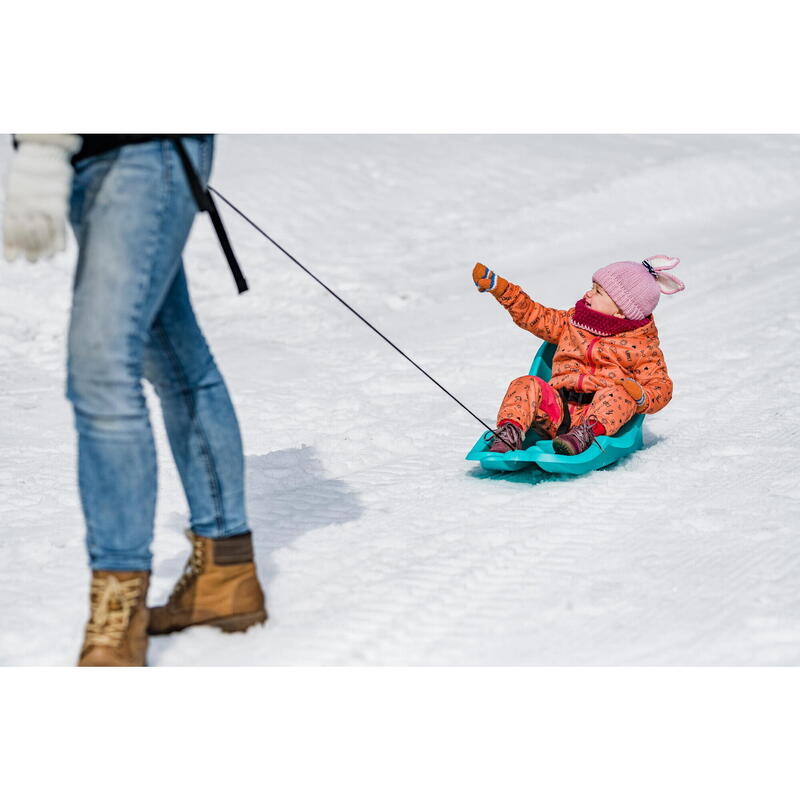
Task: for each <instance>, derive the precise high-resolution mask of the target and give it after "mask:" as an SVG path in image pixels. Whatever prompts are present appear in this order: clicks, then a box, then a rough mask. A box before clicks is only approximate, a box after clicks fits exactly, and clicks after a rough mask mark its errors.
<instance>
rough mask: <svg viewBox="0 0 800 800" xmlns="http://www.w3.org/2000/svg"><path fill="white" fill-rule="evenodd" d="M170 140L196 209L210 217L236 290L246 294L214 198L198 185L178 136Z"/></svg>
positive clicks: (242, 276)
mask: <svg viewBox="0 0 800 800" xmlns="http://www.w3.org/2000/svg"><path fill="white" fill-rule="evenodd" d="M170 138H171V140H172V141H173V142H174V143H175V148H176V149H177V151H178V155H179V156H180V159H181V164H183V171H184V172H185V173H186V180H188V181H189V186H190V188H191V190H192V194H193V195H194V199H195V202H196V203H197V207H198V208H199V209H200V211H207V212H208V213H209V216H210V217H211V223H212V224H213V225H214V230H215V231H216V232H217V238H218V239H219V243H220V246H221V247H222V252H223V253H225V258H226V259H227V260H228V266H229V267H230V268H231V272H232V273H233V279H234V280H235V281H236V288H237V289H238V290H239V294H241V293H242V292H246V291H247V289H248V286H247V281H246V280H245V277H244V275H243V274H242V270H241V267H240V266H239V262H238V261H237V260H236V256H235V255H234V252H233V248H232V247H231V243H230V240H229V239H228V234H227V232H226V231H225V226H224V225H223V224H222V218H221V217H220V215H219V211H217V206H216V204H215V203H214V198H213V197H212V196H211V192H209V191H208V189H203V187H202V185H201V184H200V178H198V177H197V173H196V172H195V171H194V167H193V166H192V162H191V160H190V159H189V154H188V153H187V152H186V148H185V147H184V146H183V142H182V141H181V138H180V137H179V136H172V137H170Z"/></svg>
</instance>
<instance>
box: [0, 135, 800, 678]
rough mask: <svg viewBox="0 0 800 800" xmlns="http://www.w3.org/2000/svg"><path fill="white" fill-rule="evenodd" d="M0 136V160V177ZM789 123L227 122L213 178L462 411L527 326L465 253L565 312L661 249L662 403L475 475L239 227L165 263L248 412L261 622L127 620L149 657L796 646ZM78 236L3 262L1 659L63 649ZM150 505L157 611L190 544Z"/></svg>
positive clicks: (73, 505) (796, 659)
mask: <svg viewBox="0 0 800 800" xmlns="http://www.w3.org/2000/svg"><path fill="white" fill-rule="evenodd" d="M9 157H10V146H8V145H3V146H2V151H0V162H2V163H0V167H1V168H2V171H3V172H5V167H6V165H7V163H8V160H9ZM798 174H800V137H787V136H757V137H753V136H529V137H526V136H222V137H219V138H218V149H217V161H216V165H215V169H214V174H213V176H212V184H213V185H214V186H215V187H216V188H218V189H219V190H220V191H221V192H223V193H224V194H226V195H227V196H229V197H230V199H231V200H233V201H234V202H236V203H238V204H240V205H241V207H242V208H243V209H244V210H246V212H247V213H249V214H250V215H251V216H252V218H253V219H254V220H255V221H257V222H258V223H259V224H261V225H262V226H263V227H264V228H265V229H266V230H267V231H268V232H269V233H270V234H271V235H272V236H274V237H275V238H276V239H277V240H278V241H279V242H280V243H281V244H283V246H284V247H286V248H287V249H288V250H289V251H290V252H291V253H293V254H294V255H295V256H296V257H297V258H299V259H300V260H301V261H302V262H303V263H305V264H306V265H307V266H308V267H309V268H310V269H312V270H314V271H316V272H317V274H318V275H319V276H320V277H321V278H322V279H323V280H325V281H326V282H328V283H329V284H330V285H331V286H333V287H335V288H336V289H337V290H338V291H340V292H341V294H342V295H343V296H344V297H345V299H347V300H348V301H349V302H350V303H351V304H353V305H354V306H355V307H356V308H357V309H358V310H359V311H360V312H361V313H363V314H364V315H365V316H366V317H367V318H368V319H369V320H370V321H372V322H373V324H375V325H376V326H377V327H378V328H380V329H381V330H382V331H383V332H384V333H385V334H386V335H387V336H389V337H390V338H391V339H393V340H394V341H395V342H396V343H397V344H398V345H399V346H401V347H403V348H405V349H406V350H407V351H408V352H409V354H410V355H411V356H412V357H413V358H415V359H417V360H418V361H419V362H420V363H421V364H422V366H424V367H425V368H426V369H427V370H428V371H430V372H431V373H432V374H433V375H434V376H435V377H436V378H437V379H438V380H439V381H441V382H442V383H443V384H444V385H445V386H447V387H448V389H450V391H452V392H453V393H454V394H455V395H456V396H457V397H459V398H460V399H461V400H462V401H463V402H465V403H466V404H467V405H468V406H470V407H471V408H473V409H474V410H475V411H476V412H477V413H478V414H479V415H480V416H481V417H482V418H484V419H485V420H486V421H487V422H490V423H491V422H492V421H493V418H494V414H495V412H496V409H497V405H498V403H499V401H500V399H501V398H502V396H503V393H504V391H505V388H506V386H507V384H508V382H509V380H510V379H512V378H514V377H516V376H517V375H520V374H524V373H526V372H527V369H528V367H529V364H530V360H531V358H532V355H533V353H534V352H535V350H536V348H537V346H538V344H539V342H538V340H537V339H535V338H533V337H531V336H530V335H529V334H526V333H525V332H524V331H522V330H520V329H519V328H517V327H516V326H514V325H513V323H512V322H511V319H510V317H509V316H508V315H507V313H506V312H505V311H504V310H503V309H502V308H501V307H500V306H499V305H498V304H497V303H496V302H495V301H494V300H493V299H492V298H491V297H489V296H487V295H480V294H478V293H477V292H476V291H475V289H474V287H473V285H472V282H471V279H470V272H471V269H472V266H473V264H474V263H475V261H477V260H480V261H483V262H484V263H486V264H489V265H491V266H493V267H494V268H495V269H496V270H497V271H498V272H499V273H500V274H502V275H504V276H506V277H508V278H509V279H511V280H513V281H514V282H516V283H519V284H521V285H522V286H523V287H524V288H525V289H526V290H527V291H528V292H529V293H530V294H532V295H533V296H534V297H536V298H537V299H539V300H540V301H542V302H544V303H546V304H548V305H552V306H556V307H560V308H566V307H569V306H570V305H571V304H572V303H573V302H574V301H575V300H576V299H577V298H578V297H579V296H580V295H581V293H582V292H583V291H584V289H585V288H586V287H587V286H588V283H589V280H590V275H591V273H592V272H593V271H594V270H595V269H596V268H597V267H599V266H602V265H604V264H606V263H609V262H610V261H615V260H619V259H639V258H644V257H646V256H649V255H653V254H655V253H668V254H670V255H678V256H680V258H681V259H682V263H681V265H680V268H679V269H677V270H676V272H677V274H678V275H679V276H680V277H681V278H682V279H683V280H684V281H685V282H686V284H687V286H688V289H687V291H686V292H684V293H681V294H679V295H676V296H674V297H664V298H662V301H661V304H660V306H659V308H658V310H657V312H656V319H657V322H658V326H659V330H660V333H661V340H662V345H663V349H664V351H665V354H666V357H667V361H668V364H669V368H670V372H671V375H672V378H673V380H674V382H675V397H674V399H673V401H672V403H671V404H670V405H669V406H667V408H666V409H665V410H664V411H662V412H660V413H659V414H657V415H655V416H652V417H648V418H647V420H646V423H645V448H644V449H643V450H641V451H640V452H638V453H636V454H634V455H633V456H631V457H629V458H628V459H626V460H624V461H622V462H620V463H619V464H617V465H615V466H613V467H611V468H608V469H606V470H602V471H599V472H595V473H592V474H589V475H587V476H583V477H580V478H565V477H550V476H547V475H546V474H544V473H541V472H537V471H532V470H526V471H524V472H521V473H516V474H511V475H510V476H509V475H501V476H494V475H491V474H489V473H486V472H484V471H483V470H481V468H480V467H478V466H476V465H474V464H472V463H470V462H466V461H464V456H465V454H466V453H467V451H468V450H469V448H470V447H471V446H472V444H473V442H474V441H475V439H476V438H477V436H478V435H480V433H481V429H480V427H479V426H478V425H477V423H476V422H475V420H473V419H472V418H471V417H469V416H468V415H467V414H466V413H465V412H464V411H463V410H462V409H460V408H459V407H458V406H457V405H456V404H455V403H453V402H452V401H451V400H450V399H449V398H447V397H446V396H445V395H444V394H443V393H442V392H441V391H440V390H439V389H437V388H436V387H435V386H433V384H431V383H430V382H428V381H427V380H426V379H425V378H424V377H423V376H422V375H421V374H420V373H418V372H417V371H416V370H415V369H414V368H413V367H411V366H410V365H409V364H408V363H407V362H406V361H405V360H404V359H402V358H401V357H400V356H399V355H397V354H396V353H395V352H394V351H393V350H392V349H391V348H390V347H388V346H387V345H386V344H385V343H384V342H383V341H381V340H380V339H379V338H378V337H377V336H375V334H373V333H372V332H371V331H370V330H369V329H367V328H366V327H365V326H364V325H363V324H362V323H361V322H359V321H358V320H356V319H355V318H354V317H353V316H352V315H351V314H350V313H349V312H348V311H347V310H346V309H344V308H343V307H342V306H341V305H339V304H338V303H337V302H336V301H335V300H334V299H333V298H331V297H330V296H329V295H328V294H327V293H326V292H325V291H324V290H322V289H321V288H320V287H319V286H318V285H317V284H315V283H314V282H313V281H312V280H310V279H309V278H308V277H307V276H306V275H304V274H303V273H302V272H301V271H300V270H298V269H297V268H296V267H295V266H294V265H293V264H292V263H291V262H290V261H289V260H288V259H286V258H285V257H284V256H283V255H281V253H280V252H278V251H277V250H276V249H275V248H273V247H272V246H271V245H269V243H267V242H266V241H265V240H263V239H262V238H261V237H260V236H259V235H258V234H257V233H256V232H255V231H253V230H252V229H251V228H250V227H249V226H247V224H246V223H244V222H243V221H242V220H240V219H238V218H237V217H235V216H234V215H233V214H231V213H229V212H227V211H224V212H223V213H224V215H225V218H226V221H227V225H228V229H229V232H230V234H231V236H232V238H233V240H234V244H235V247H236V250H237V252H238V255H239V257H240V260H241V262H242V264H243V266H244V269H245V271H246V274H247V276H248V278H249V280H250V283H251V287H252V289H251V291H250V292H249V293H247V294H246V295H243V296H241V297H238V296H237V295H236V293H235V291H234V286H233V282H232V280H231V278H230V275H229V273H228V271H227V266H226V265H225V262H224V259H223V257H222V254H221V252H220V250H219V246H218V244H217V242H216V239H215V237H214V235H213V231H212V229H211V225H210V222H209V220H208V219H206V218H198V221H197V223H196V225H195V228H194V230H193V232H192V235H191V239H190V242H189V245H188V250H187V257H186V261H187V266H188V271H189V275H190V282H191V288H192V292H193V297H194V301H195V305H196V309H197V312H198V316H199V317H200V319H201V323H202V325H203V327H204V329H205V331H206V333H207V336H208V338H209V340H210V342H211V345H212V348H213V349H214V351H215V354H216V356H217V359H218V361H219V363H220V366H221V368H222V370H223V373H224V374H225V376H226V378H227V381H228V384H229V387H230V390H231V393H232V395H233V397H234V401H235V403H236V407H237V410H238V413H239V417H240V421H241V424H242V429H243V434H244V441H245V451H246V457H247V480H248V503H249V513H250V517H251V523H252V526H253V529H254V531H255V541H256V550H257V558H258V564H259V572H260V575H261V577H262V579H263V581H264V583H265V586H266V589H267V599H268V606H269V612H270V620H269V622H268V624H267V625H266V626H265V627H264V628H259V629H256V630H252V631H250V632H248V633H247V634H245V635H240V634H236V635H225V634H222V633H219V632H217V631H215V630H207V629H195V630H189V631H186V632H184V633H181V634H177V635H173V636H170V637H167V638H162V639H156V640H152V641H151V645H150V661H151V663H152V664H154V665H188V664H334V665H342V664H412V665H413V664H444V665H468V664H548V665H606V664H625V665H652V664H666V665H680V664H687V665H688V664H692V665H703V664H727V665H734V664H798V663H800V539H798V536H797V532H798V527H799V526H798V522H797V519H798V515H799V514H800V481H799V480H798V475H797V469H798V464H799V463H800V459H798V452H797V449H798V444H800V442H799V441H798V423H797V411H796V408H797V403H798V400H800V359H799V358H798V355H797V337H798V332H800V304H798V300H797V298H798V289H799V288H800V256H798V251H799V250H800V230H798V211H800V181H798V180H797V176H798ZM74 258H75V249H74V244H73V245H71V247H70V249H69V251H68V252H67V253H65V254H62V255H61V256H60V257H58V258H57V259H56V260H55V261H54V262H52V263H49V264H38V265H29V264H27V263H22V262H17V263H14V264H10V265H9V264H3V265H2V270H1V271H0V348H1V349H2V354H3V357H2V360H0V418H2V420H3V423H2V428H1V429H0V446H1V447H2V463H1V464H0V486H1V487H2V488H1V489H0V513H2V519H3V520H4V522H5V524H4V531H3V533H2V535H0V663H3V664H56V665H67V664H72V663H74V661H75V659H76V656H77V650H78V647H79V644H80V640H81V635H82V629H83V624H84V622H85V618H86V611H87V597H88V584H89V573H88V569H87V567H86V557H85V553H84V544H83V527H82V526H83V522H82V516H81V512H80V508H79V502H78V496H77V491H76V486H75V458H76V454H75V438H74V434H73V430H72V417H71V410H70V407H69V405H68V404H67V401H66V400H65V399H64V398H63V384H64V348H65V329H66V324H67V315H68V309H69V295H70V281H71V273H72V268H73V264H74ZM148 396H149V398H150V405H151V409H152V410H153V418H154V422H155V424H156V429H157V435H158V446H159V468H160V494H159V502H158V511H157V520H156V539H155V544H154V553H155V562H154V578H153V585H152V589H151V594H150V598H151V601H160V600H162V599H163V598H164V597H165V596H166V594H167V592H168V590H169V587H170V586H171V585H172V583H173V581H174V580H175V578H176V576H177V575H178V574H179V572H180V571H181V569H182V567H183V564H184V562H185V559H186V556H187V545H186V541H185V539H184V538H183V535H182V529H183V528H184V526H185V524H186V506H185V500H184V498H183V494H182V490H181V488H180V484H179V482H178V479H177V473H176V471H175V468H174V466H173V465H172V462H171V459H170V455H169V449H168V447H167V444H166V438H165V436H164V433H163V428H162V427H161V423H160V415H159V413H158V401H157V400H156V399H155V397H154V395H153V394H152V392H149V395H148Z"/></svg>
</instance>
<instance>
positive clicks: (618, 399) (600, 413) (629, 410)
mask: <svg viewBox="0 0 800 800" xmlns="http://www.w3.org/2000/svg"><path fill="white" fill-rule="evenodd" d="M583 409H584V410H583V413H578V414H574V415H573V420H572V422H573V425H574V424H577V423H578V422H581V421H582V420H584V419H586V418H587V417H589V416H591V415H594V416H595V417H597V421H598V422H600V424H601V425H602V426H603V427H604V428H605V435H606V436H613V435H614V434H615V433H616V432H617V431H618V430H619V429H620V428H621V427H622V426H623V425H624V424H625V423H626V422H627V421H628V420H629V419H631V418H632V417H633V415H634V414H635V413H636V402H635V401H634V400H633V398H632V397H631V396H630V395H629V394H628V393H627V392H626V391H625V390H624V389H623V388H622V387H621V386H615V387H613V388H610V387H609V388H606V389H600V390H598V391H597V392H595V395H594V399H593V400H592V402H591V404H590V405H588V406H584V407H583Z"/></svg>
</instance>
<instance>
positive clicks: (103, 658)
mask: <svg viewBox="0 0 800 800" xmlns="http://www.w3.org/2000/svg"><path fill="white" fill-rule="evenodd" d="M149 582H150V573H149V572H110V571H105V570H95V571H94V572H92V588H91V592H90V603H91V612H90V617H89V622H87V623H86V632H85V635H84V639H83V647H82V648H81V654H80V657H79V659H78V666H79V667H144V666H145V662H146V659H147V618H148V612H147V605H146V599H147V586H148V584H149Z"/></svg>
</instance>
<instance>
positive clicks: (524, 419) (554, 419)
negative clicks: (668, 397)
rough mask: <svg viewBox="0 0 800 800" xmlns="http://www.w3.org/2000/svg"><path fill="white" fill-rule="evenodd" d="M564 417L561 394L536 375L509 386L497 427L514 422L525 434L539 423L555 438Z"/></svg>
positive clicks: (515, 380) (522, 378)
mask: <svg viewBox="0 0 800 800" xmlns="http://www.w3.org/2000/svg"><path fill="white" fill-rule="evenodd" d="M631 402H633V401H631ZM634 405H635V404H634ZM562 414H563V412H562V404H561V397H560V395H559V394H558V392H557V391H556V390H555V389H554V388H553V387H552V386H551V385H550V384H549V383H547V381H544V380H542V379H541V378H539V377H537V376H535V375H523V376H522V377H521V378H515V379H514V380H513V381H511V383H510V384H509V387H508V391H507V392H506V396H505V397H504V398H503V402H502V404H501V405H500V411H498V413H497V425H498V427H499V426H500V425H501V424H502V423H503V422H506V421H511V422H515V423H516V424H517V425H519V426H520V427H521V428H522V430H523V432H525V431H527V430H528V429H529V428H530V427H531V425H534V424H535V425H536V427H537V428H539V429H540V430H542V431H543V432H544V433H546V434H547V435H548V436H550V437H551V438H552V437H553V436H555V435H556V431H557V430H558V426H559V423H560V422H561V417H562Z"/></svg>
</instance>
